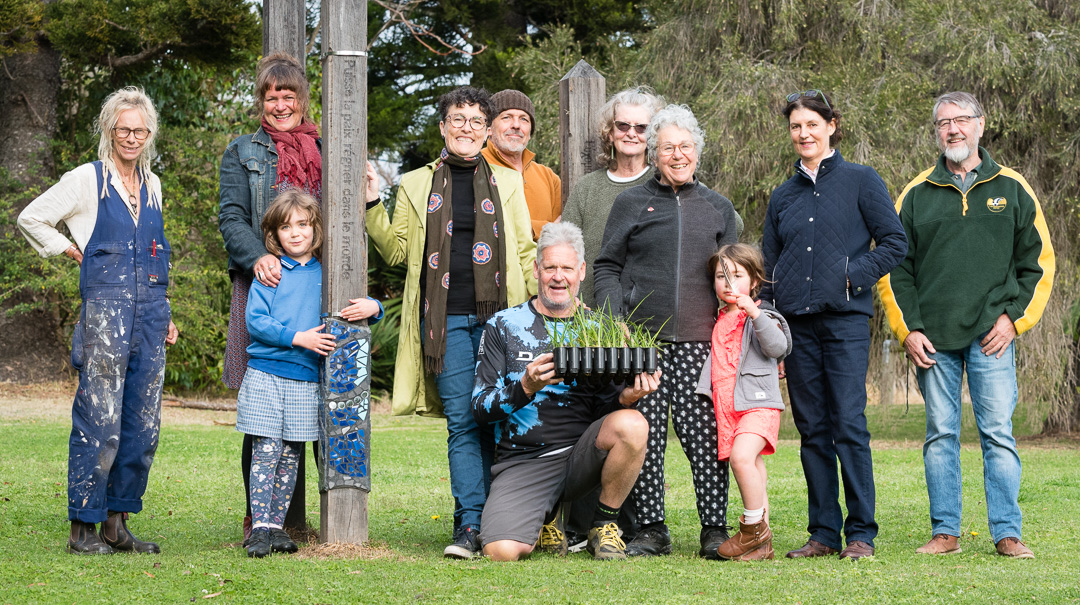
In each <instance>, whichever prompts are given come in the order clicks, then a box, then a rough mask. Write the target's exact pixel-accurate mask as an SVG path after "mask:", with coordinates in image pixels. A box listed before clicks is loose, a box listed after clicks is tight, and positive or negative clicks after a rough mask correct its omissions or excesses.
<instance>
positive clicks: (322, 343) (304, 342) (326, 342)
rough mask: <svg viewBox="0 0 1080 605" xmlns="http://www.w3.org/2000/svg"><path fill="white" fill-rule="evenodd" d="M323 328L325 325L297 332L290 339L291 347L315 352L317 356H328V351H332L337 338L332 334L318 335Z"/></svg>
mask: <svg viewBox="0 0 1080 605" xmlns="http://www.w3.org/2000/svg"><path fill="white" fill-rule="evenodd" d="M324 327H326V324H323V325H321V326H318V327H315V328H312V329H310V330H305V331H303V332H297V333H296V335H295V336H293V339H292V344H293V346H294V347H303V348H305V349H307V350H309V351H315V352H316V353H318V354H319V355H324V356H325V355H329V354H330V351H333V350H334V343H335V342H337V337H336V336H334V335H333V334H324V333H320V332H319V330H321V329H323V328H324Z"/></svg>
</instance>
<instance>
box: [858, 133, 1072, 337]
mask: <svg viewBox="0 0 1080 605" xmlns="http://www.w3.org/2000/svg"><path fill="white" fill-rule="evenodd" d="M979 156H980V157H981V158H982V165H981V166H980V167H979V170H978V177H977V179H976V181H975V184H973V185H972V186H971V188H970V189H968V191H967V193H962V192H961V191H960V189H959V188H958V187H957V186H956V185H955V184H953V178H952V174H951V173H950V172H949V170H948V168H947V167H946V166H945V157H944V156H943V155H942V156H940V157H939V158H938V161H937V165H936V166H935V167H933V168H931V169H929V170H927V171H925V172H923V173H922V174H920V175H919V176H917V177H915V180H913V181H911V183H909V184H908V186H907V187H906V188H905V189H904V191H903V193H901V194H900V197H899V199H897V201H896V209H897V212H899V213H900V222H901V223H902V224H903V226H904V231H905V233H907V238H908V252H907V256H906V257H905V258H904V260H903V262H901V263H900V265H899V266H897V267H896V268H895V269H893V270H892V272H891V273H889V274H888V275H886V276H885V277H883V278H881V281H880V282H878V291H879V292H880V294H881V300H882V303H883V304H884V306H885V312H886V316H887V317H888V319H889V325H890V326H891V327H892V330H893V332H895V333H896V336H897V338H899V339H900V341H901V342H903V341H904V340H905V339H906V338H907V335H908V334H909V333H911V332H913V331H916V330H921V331H922V332H923V333H924V334H925V335H926V337H927V338H929V339H930V342H931V343H932V344H933V345H934V347H935V348H936V349H939V350H956V349H962V348H964V347H967V346H968V345H970V344H971V343H972V342H973V341H974V340H975V339H976V338H978V337H979V336H981V335H982V334H983V333H985V332H986V331H988V330H989V329H990V328H991V327H993V325H994V322H995V321H997V318H998V317H999V316H1001V314H1002V313H1006V314H1008V316H1009V318H1010V319H1011V320H1012V322H1013V325H1014V326H1016V332H1017V334H1020V333H1023V332H1024V331H1026V330H1028V329H1030V328H1031V327H1032V326H1034V325H1035V324H1036V323H1037V322H1038V321H1039V318H1040V317H1042V313H1043V309H1044V308H1045V307H1046V301H1047V299H1049V297H1050V289H1051V287H1052V285H1053V281H1054V248H1053V246H1051V244H1050V233H1049V231H1048V230H1047V228H1046V220H1045V219H1044V218H1043V213H1042V208H1041V207H1040V206H1039V200H1038V199H1036V197H1035V192H1034V191H1032V189H1031V186H1030V185H1028V182H1027V181H1026V180H1024V177H1022V176H1020V174H1019V173H1017V172H1016V171H1015V170H1012V169H1010V168H1005V167H1004V166H999V165H998V164H997V163H995V162H994V160H993V159H992V158H991V157H990V154H989V153H988V152H987V151H986V150H985V149H983V148H982V147H980V148H979Z"/></svg>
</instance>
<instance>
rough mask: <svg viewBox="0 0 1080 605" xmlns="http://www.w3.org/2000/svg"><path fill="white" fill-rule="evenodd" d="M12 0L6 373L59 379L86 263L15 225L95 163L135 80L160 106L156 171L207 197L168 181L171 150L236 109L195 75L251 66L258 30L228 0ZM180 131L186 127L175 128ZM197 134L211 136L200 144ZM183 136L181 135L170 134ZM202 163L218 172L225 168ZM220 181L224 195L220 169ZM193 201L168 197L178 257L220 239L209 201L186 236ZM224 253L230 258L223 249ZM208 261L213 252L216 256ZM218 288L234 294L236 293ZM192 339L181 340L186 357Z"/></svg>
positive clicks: (4, 113) (2, 298) (2, 348)
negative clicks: (78, 168)
mask: <svg viewBox="0 0 1080 605" xmlns="http://www.w3.org/2000/svg"><path fill="white" fill-rule="evenodd" d="M5 4H6V5H7V6H4V7H2V8H4V9H9V10H0V15H2V16H0V30H2V31H4V32H7V33H6V34H3V35H2V37H0V56H3V57H4V59H3V60H4V68H5V72H4V75H3V76H0V120H4V122H3V125H4V126H5V130H4V132H5V133H8V135H9V137H10V140H9V141H6V144H5V145H4V146H3V148H0V167H3V168H5V169H6V174H7V176H6V177H5V178H4V179H3V181H2V182H0V187H2V189H0V190H2V191H3V196H2V198H0V229H2V230H3V239H2V240H0V253H2V254H3V255H4V257H5V259H6V262H5V264H4V266H3V267H0V305H3V307H4V311H5V312H4V313H3V314H2V316H0V352H2V353H0V379H14V380H26V379H38V378H49V377H54V376H55V375H56V373H57V372H59V371H62V370H61V368H63V367H64V363H65V359H66V351H67V347H66V346H65V345H63V344H61V343H63V341H64V340H65V338H64V337H63V334H64V333H65V332H66V333H69V332H70V326H71V324H72V323H73V320H74V317H75V312H76V311H77V308H78V296H77V283H78V271H77V270H75V269H74V268H73V267H72V266H71V265H70V264H69V263H63V262H60V261H42V260H41V259H39V258H37V257H36V255H34V254H33V253H32V252H31V251H30V250H29V247H28V246H27V245H26V243H25V242H24V241H22V238H21V236H19V234H18V232H17V230H16V229H15V225H14V222H15V217H16V216H17V215H18V213H19V211H21V210H22V208H23V207H25V205H26V204H27V203H28V202H29V201H30V200H31V199H33V198H34V197H35V196H36V195H37V194H38V193H39V192H40V191H41V189H42V187H44V186H48V185H51V184H52V183H53V182H55V178H56V173H57V172H61V171H66V170H69V169H70V168H73V167H74V166H75V165H78V164H80V163H83V162H85V161H90V160H92V159H96V157H95V150H96V136H95V135H94V133H92V132H91V130H92V129H91V124H92V123H93V118H94V117H95V116H96V115H97V112H98V110H99V108H100V105H101V101H102V100H103V99H104V97H105V95H107V94H108V93H109V92H111V91H112V90H115V89H116V88H118V87H120V86H122V85H128V84H135V85H142V86H144V87H146V88H147V90H148V92H150V94H151V96H152V97H153V98H154V99H155V101H156V103H157V105H158V107H159V109H160V112H161V118H162V119H161V129H162V133H161V135H162V136H161V146H160V148H161V151H162V156H163V157H162V158H159V160H158V163H157V165H156V166H155V169H156V171H158V172H160V173H162V178H163V182H164V185H165V188H166V193H165V196H166V200H169V196H170V194H174V195H173V198H174V199H175V198H177V197H182V196H189V197H194V198H199V197H200V192H199V190H198V188H195V189H188V188H181V187H177V188H176V189H173V188H172V187H171V186H170V179H171V178H175V177H171V175H169V174H168V170H162V169H161V168H162V167H164V166H166V165H167V164H166V162H167V160H168V159H169V155H170V154H177V155H184V153H183V152H181V151H179V149H178V148H179V147H181V146H182V142H190V143H191V145H192V146H193V147H195V148H199V147H201V146H202V145H203V144H204V143H205V142H206V141H205V140H204V139H206V138H207V136H208V135H207V132H208V131H209V132H211V133H212V132H213V130H214V129H213V128H209V129H208V128H207V122H208V121H209V122H212V123H218V124H221V123H226V122H225V120H227V119H228V118H229V117H235V116H233V115H232V114H230V113H227V114H226V115H225V116H222V115H221V114H220V113H218V112H219V109H218V107H217V106H218V105H219V104H224V105H225V106H226V107H228V106H229V102H228V101H230V100H232V101H235V100H236V97H235V96H234V97H232V98H231V99H228V98H225V99H223V98H217V97H215V96H214V94H217V93H218V92H220V91H222V90H223V89H220V88H219V89H214V87H213V86H207V85H206V84H205V83H204V82H203V81H201V80H199V79H198V78H203V79H205V78H210V80H209V81H210V82H215V81H216V80H214V77H215V76H217V75H218V73H219V71H223V72H224V73H225V74H227V75H231V71H230V68H231V67H232V66H235V65H237V64H238V63H240V62H248V63H250V62H252V61H253V60H254V57H256V56H257V55H256V52H257V48H258V45H259V41H260V39H261V32H260V30H259V25H258V16H257V15H256V14H255V13H254V11H253V10H252V8H251V7H250V6H248V5H245V4H242V3H236V2H233V1H231V0H182V1H179V2H162V1H160V0H129V1H120V0H58V1H55V2H49V3H46V4H44V5H43V4H42V3H40V2H35V1H34V0H6V2H5ZM9 21H10V23H9ZM226 88H227V87H226ZM208 93H210V94H208ZM225 94H226V96H227V93H225ZM223 101H225V102H224V103H222V102H223ZM233 104H235V103H233ZM61 108H62V111H59V109H61ZM215 118H222V119H221V120H215ZM174 127H177V130H175V131H172V130H171V129H172V128H174ZM218 130H219V131H220V130H226V129H223V128H219V129H218ZM192 131H193V132H194V134H188V133H190V132H192ZM200 132H201V133H203V134H202V139H199V140H195V139H198V138H199V136H200V135H199V133H200ZM174 133H175V134H176V135H177V136H169V135H173V134H174ZM185 134H187V136H184V135H185ZM218 136H219V137H221V136H222V135H221V134H220V133H219V134H218ZM173 141H176V142H177V143H181V144H180V145H174V144H173V143H172V142H173ZM220 147H224V144H221V146H220ZM211 148H216V149H218V150H220V148H219V147H216V143H215V144H214V145H207V146H206V149H207V150H209V149H211ZM217 153H218V154H219V153H220V151H218V152H217ZM211 155H213V154H211ZM188 159H190V158H188ZM54 165H55V166H57V168H59V170H54V168H53V166H54ZM174 165H175V164H174ZM201 168H203V169H205V173H206V174H209V173H211V172H212V173H213V174H214V175H216V164H210V163H206V164H205V165H204V166H201ZM193 172H194V174H193V173H185V176H186V177H188V182H190V181H191V180H198V175H199V173H200V172H201V171H193ZM172 182H177V180H174V181H172ZM180 182H183V181H182V180H180ZM212 187H213V188H214V189H212V190H211V191H216V177H215V178H214V179H213V181H212ZM211 191H206V190H203V192H202V196H201V197H202V199H203V200H204V201H205V200H211V199H212V200H213V201H214V204H213V207H214V209H215V210H216V195H213V194H212V193H211ZM166 203H167V204H170V202H169V201H167V202H166ZM185 207H190V206H185V205H183V204H177V205H175V206H173V205H171V204H170V209H169V211H170V212H174V211H175V212H174V213H173V214H170V215H169V216H168V218H167V220H168V221H169V223H168V225H167V227H168V228H169V235H170V238H171V240H172V241H174V242H177V243H179V244H180V250H179V252H180V254H179V255H178V254H176V251H174V256H173V259H174V265H176V264H178V262H177V261H183V260H184V259H185V254H184V252H185V249H198V246H200V245H204V244H205V243H206V242H209V241H210V240H209V239H208V233H209V231H212V232H213V233H214V235H215V236H216V227H214V226H213V225H212V224H209V226H210V229H209V230H208V229H206V226H207V224H208V223H206V221H205V216H207V215H206V214H205V208H203V209H202V211H203V212H204V214H203V215H202V219H201V220H200V221H199V223H200V224H199V227H200V228H196V229H194V230H193V231H192V230H190V229H189V230H188V232H187V233H184V232H178V230H177V228H178V227H181V226H185V225H187V223H185V222H184V221H182V220H179V219H180V218H181V217H183V216H184V212H183V211H182V209H183V208H185ZM214 214H216V212H215V213H214ZM191 224H192V225H193V224H194V223H191ZM206 250H207V251H210V250H211V248H207V249H206ZM217 250H220V246H217ZM201 252H202V250H201V249H199V250H198V253H201ZM195 253H197V252H196V251H195V250H193V251H192V254H195ZM192 254H189V255H188V258H190V257H191V255H192ZM218 256H223V255H222V253H221V252H220V251H219V252H218ZM208 260H210V261H211V262H212V261H213V260H214V259H213V258H212V254H211V258H210V259H208ZM221 262H224V261H221ZM222 266H224V265H222ZM201 268H202V265H201V264H198V263H196V264H195V267H194V268H192V267H191V266H190V265H187V266H185V265H184V264H182V262H181V263H180V266H179V267H178V271H177V274H178V277H179V279H181V280H182V279H183V278H184V275H185V274H188V275H190V276H191V277H198V276H200V275H204V273H203V272H202V271H201ZM196 281H198V280H196ZM203 281H213V280H203ZM201 285H202V286H209V283H205V284H201ZM215 287H220V288H221V289H224V288H225V286H224V285H222V284H217V285H216V286H215ZM193 292H194V294H193V296H191V297H190V298H189V297H185V298H184V299H180V300H176V301H174V313H177V314H179V315H185V314H187V315H190V317H191V318H192V319H193V320H197V319H199V318H202V317H203V315H204V314H200V313H198V312H193V311H194V309H192V304H191V303H192V298H193V299H195V300H197V301H203V299H205V298H206V297H209V296H211V294H209V293H208V292H207V290H206V288H205V287H204V288H202V289H198V288H196V289H194V290H193ZM219 296H226V297H227V291H226V292H224V293H223V294H221V295H219ZM203 302H205V301H203ZM226 304H227V303H226ZM195 306H198V304H197V303H196V304H195ZM27 313H29V315H27ZM193 323H194V322H193ZM196 332H197V331H196ZM192 336H194V335H192ZM190 342H191V339H188V342H187V343H185V345H182V346H180V347H179V348H180V350H181V355H180V356H181V357H182V352H183V349H184V346H187V345H188V343H190ZM174 351H175V349H174ZM198 353H199V355H198V356H199V363H200V364H202V365H205V359H203V355H202V354H201V353H202V351H199V352H198ZM173 357H175V355H173ZM170 370H172V368H170Z"/></svg>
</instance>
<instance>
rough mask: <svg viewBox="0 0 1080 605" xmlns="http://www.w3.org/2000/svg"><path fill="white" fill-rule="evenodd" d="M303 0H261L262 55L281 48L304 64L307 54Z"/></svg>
mask: <svg viewBox="0 0 1080 605" xmlns="http://www.w3.org/2000/svg"><path fill="white" fill-rule="evenodd" d="M306 14H307V11H306V10H305V7H304V0H263V56H264V57H265V56H266V55H269V54H270V53H272V52H276V51H279V50H283V51H285V52H287V53H289V54H290V55H292V56H294V57H296V58H297V59H299V60H300V64H301V65H303V64H304V57H305V56H307V31H306V29H307V18H306Z"/></svg>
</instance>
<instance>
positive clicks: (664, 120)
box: [645, 103, 705, 166]
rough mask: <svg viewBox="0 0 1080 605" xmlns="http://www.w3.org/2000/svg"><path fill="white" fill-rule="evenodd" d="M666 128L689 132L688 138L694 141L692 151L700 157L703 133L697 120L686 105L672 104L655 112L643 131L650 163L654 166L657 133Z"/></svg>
mask: <svg viewBox="0 0 1080 605" xmlns="http://www.w3.org/2000/svg"><path fill="white" fill-rule="evenodd" d="M667 126H675V127H677V128H681V129H683V130H685V131H687V132H689V133H690V136H691V137H692V138H693V139H694V150H695V151H697V157H699V158H700V157H701V154H702V152H703V151H704V150H705V133H704V132H702V130H701V127H700V126H698V121H697V118H695V117H694V112H692V111H690V108H689V107H687V106H686V105H676V104H674V103H672V104H671V105H668V106H667V107H665V108H663V109H661V110H660V111H658V112H656V115H654V116H653V119H652V121H651V122H649V129H648V130H646V131H645V141H646V142H647V143H648V145H649V162H650V163H652V164H653V165H654V166H655V165H656V137H657V133H659V132H660V131H661V130H663V129H664V128H665V127H667Z"/></svg>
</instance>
